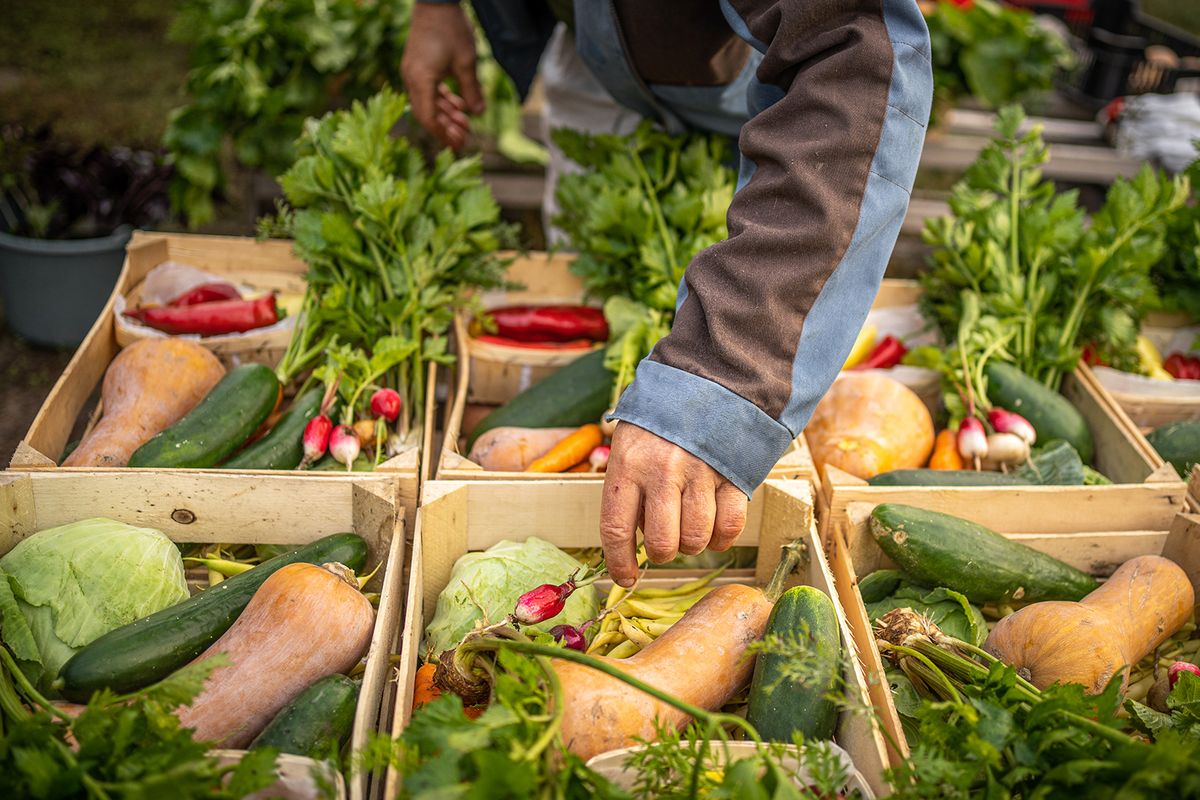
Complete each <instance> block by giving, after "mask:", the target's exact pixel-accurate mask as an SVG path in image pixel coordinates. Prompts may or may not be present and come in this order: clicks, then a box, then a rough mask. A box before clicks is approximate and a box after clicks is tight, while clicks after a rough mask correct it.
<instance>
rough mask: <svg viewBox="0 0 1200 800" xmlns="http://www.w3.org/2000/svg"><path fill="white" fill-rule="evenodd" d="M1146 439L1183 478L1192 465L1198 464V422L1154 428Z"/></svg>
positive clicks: (1199, 462)
mask: <svg viewBox="0 0 1200 800" xmlns="http://www.w3.org/2000/svg"><path fill="white" fill-rule="evenodd" d="M1146 439H1147V441H1149V442H1150V444H1152V445H1153V446H1154V449H1155V450H1157V451H1158V454H1159V455H1160V456H1162V457H1163V461H1166V462H1167V463H1169V464H1170V465H1171V466H1173V467H1175V470H1176V472H1178V473H1179V474H1180V475H1181V476H1182V477H1184V478H1186V477H1187V476H1188V473H1190V472H1191V471H1192V466H1193V465H1195V464H1200V421H1197V420H1190V421H1184V422H1172V423H1171V424H1169V425H1163V426H1162V427H1161V428H1155V429H1154V430H1153V431H1151V432H1150V433H1149V434H1148V435H1147V436H1146Z"/></svg>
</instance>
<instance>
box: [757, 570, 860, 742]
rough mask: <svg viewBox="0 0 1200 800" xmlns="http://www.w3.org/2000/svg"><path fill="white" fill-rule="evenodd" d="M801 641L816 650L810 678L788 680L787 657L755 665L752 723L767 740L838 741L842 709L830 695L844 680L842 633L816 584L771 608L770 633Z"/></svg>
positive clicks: (761, 659)
mask: <svg viewBox="0 0 1200 800" xmlns="http://www.w3.org/2000/svg"><path fill="white" fill-rule="evenodd" d="M772 634H773V635H775V636H777V637H781V638H782V639H783V640H784V641H787V640H789V639H791V640H796V639H799V640H801V641H802V642H804V644H806V645H807V646H808V647H809V648H811V657H810V659H809V660H808V661H807V662H806V669H805V676H804V679H803V680H802V681H801V680H797V679H795V677H792V678H788V677H786V676H785V674H784V671H783V668H784V664H785V663H786V662H787V661H788V657H787V656H786V655H784V654H776V653H762V654H760V655H759V656H758V659H757V660H756V661H755V662H754V677H753V678H752V679H751V681H750V702H749V705H748V707H747V708H746V719H747V721H749V723H750V724H751V725H753V726H754V729H755V730H757V731H758V734H759V736H761V737H762V738H763V739H764V740H766V741H771V742H786V743H788V744H791V742H792V737H793V735H794V734H796V733H799V734H802V735H803V736H804V738H805V740H806V741H817V740H820V741H824V740H828V739H832V738H833V731H834V728H835V727H836V726H837V718H838V709H837V705H836V704H834V703H833V702H832V701H830V699H829V696H830V695H832V694H834V693H835V692H836V689H837V687H838V685H839V683H840V681H841V676H842V672H841V669H842V647H841V632H840V631H839V629H838V621H837V611H836V610H835V609H834V607H833V601H832V600H830V599H829V595H827V594H825V593H824V592H822V591H821V590H820V589H815V588H813V587H812V586H796V587H793V588H791V589H788V590H787V591H786V592H784V593H783V596H782V597H780V598H779V601H778V602H776V603H775V607H774V608H773V609H771V617H770V619H768V620H767V635H772Z"/></svg>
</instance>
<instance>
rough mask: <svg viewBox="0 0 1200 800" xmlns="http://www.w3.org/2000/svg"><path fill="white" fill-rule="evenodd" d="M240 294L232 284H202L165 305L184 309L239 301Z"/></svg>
mask: <svg viewBox="0 0 1200 800" xmlns="http://www.w3.org/2000/svg"><path fill="white" fill-rule="evenodd" d="M241 299H242V293H241V292H239V291H238V290H237V287H236V286H234V285H233V284H232V283H225V282H224V281H217V282H215V283H202V284H200V285H199V286H193V287H192V288H191V289H188V290H187V291H186V292H184V293H183V294H181V295H179V297H176V298H175V299H174V300H172V301H171V302H169V303H167V305H169V306H171V307H172V308H184V307H186V306H198V305H200V304H201V303H213V302H216V301H218V300H241Z"/></svg>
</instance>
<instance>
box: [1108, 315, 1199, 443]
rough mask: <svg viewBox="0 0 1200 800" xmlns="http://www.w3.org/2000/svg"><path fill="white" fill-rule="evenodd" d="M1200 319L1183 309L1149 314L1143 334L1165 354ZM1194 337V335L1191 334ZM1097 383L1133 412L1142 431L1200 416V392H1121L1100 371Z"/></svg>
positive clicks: (1127, 412)
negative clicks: (1104, 380) (1107, 383)
mask: <svg viewBox="0 0 1200 800" xmlns="http://www.w3.org/2000/svg"><path fill="white" fill-rule="evenodd" d="M1195 324H1196V322H1195V321H1194V320H1193V319H1191V317H1189V316H1188V315H1187V314H1184V313H1181V312H1156V313H1153V314H1149V315H1148V316H1147V317H1146V319H1145V321H1144V322H1143V323H1142V335H1143V336H1146V337H1147V338H1149V339H1150V341H1151V342H1152V343H1154V345H1155V346H1156V347H1157V348H1158V349H1159V350H1160V351H1161V353H1162V355H1163V356H1166V355H1168V354H1169V352H1170V350H1171V348H1169V347H1168V346H1167V345H1169V344H1170V342H1171V340H1172V339H1173V338H1174V337H1175V336H1176V334H1178V333H1179V332H1180V329H1182V328H1187V327H1189V326H1194V325H1195ZM1189 338H1190V337H1189ZM1092 374H1093V377H1094V378H1095V380H1096V383H1097V385H1101V386H1103V387H1104V390H1105V391H1106V392H1107V393H1108V394H1109V396H1110V397H1112V398H1113V400H1114V401H1115V402H1116V404H1117V405H1119V406H1120V407H1121V409H1122V410H1123V411H1124V412H1125V413H1126V414H1128V415H1129V418H1130V419H1131V420H1133V424H1134V425H1136V426H1137V427H1138V428H1139V429H1141V430H1142V431H1150V430H1153V429H1154V428H1158V427H1160V426H1162V425H1167V424H1168V423H1171V422H1182V421H1184V420H1197V419H1200V395H1195V394H1193V395H1192V396H1190V397H1188V396H1180V397H1162V396H1158V395H1151V394H1143V393H1139V392H1129V391H1120V390H1117V389H1113V388H1109V387H1108V386H1104V384H1103V383H1102V382H1101V381H1100V378H1099V376H1098V375H1096V373H1094V372H1093V373H1092Z"/></svg>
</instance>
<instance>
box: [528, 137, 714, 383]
mask: <svg viewBox="0 0 1200 800" xmlns="http://www.w3.org/2000/svg"><path fill="white" fill-rule="evenodd" d="M551 137H552V138H553V140H554V143H555V144H556V145H558V146H559V147H560V148H562V151H563V153H564V154H565V155H566V156H567V157H568V158H570V159H571V160H572V161H575V162H576V163H577V164H579V165H580V166H581V167H583V171H582V172H581V173H578V174H567V175H563V176H562V178H560V180H559V183H558V188H557V189H556V192H555V199H556V200H557V202H558V205H559V208H560V210H561V211H560V213H559V215H558V216H556V217H555V219H554V224H555V225H558V226H559V227H561V228H562V230H563V232H564V233H565V234H566V236H567V239H568V241H569V243H570V246H571V249H573V250H575V251H576V252H577V253H578V257H577V258H576V259H575V261H574V263H573V264H572V267H571V268H572V270H573V271H574V272H575V273H576V274H578V275H579V276H580V277H581V278H583V282H584V286H585V288H586V289H587V291H588V292H589V293H591V294H593V295H596V296H599V297H602V298H604V299H606V300H608V299H609V298H613V297H621V298H624V299H626V300H627V301H632V302H627V303H624V304H622V306H620V307H616V306H609V305H606V306H605V312H606V313H605V315H606V316H609V314H610V312H611V313H613V314H615V316H612V317H610V318H609V326H610V328H612V329H613V330H614V331H616V330H619V331H621V333H620V334H617V333H613V334H612V335H611V336H610V340H609V341H610V345H609V351H608V355H607V358H606V361H605V366H607V367H608V368H609V369H610V370H612V371H613V372H615V373H616V374H617V375H618V380H617V382H616V388H615V390H614V397H615V396H617V395H619V394H620V391H621V390H622V389H624V388H625V386H626V385H628V383H629V381H630V380H632V378H633V370H634V368H635V367H636V365H637V362H638V361H640V360H641V359H642V357H644V356H645V355H647V354H648V353H649V352H650V350H651V348H652V347H653V346H654V344H655V343H656V342H657V341H658V340H659V339H660V338H662V337H663V336H665V335H666V334H667V332H669V331H670V328H671V320H672V318H673V316H674V313H675V302H676V299H677V296H678V290H679V284H680V282H681V281H682V280H683V273H684V270H685V269H686V268H687V265H688V264H689V263H690V262H691V260H692V258H693V257H695V255H696V254H697V253H699V252H700V251H701V250H703V249H704V248H706V247H708V246H709V245H712V244H715V243H716V242H719V241H721V240H722V239H724V238H725V237H726V236H727V234H728V231H727V229H726V225H725V214H726V212H727V211H728V209H729V203H730V201H732V199H733V192H734V188H735V186H736V183H737V176H736V173H735V172H734V170H733V168H732V167H731V166H730V164H731V162H732V160H733V158H732V156H733V153H732V148H731V146H730V142H729V140H728V139H726V138H724V137H720V136H714V135H700V134H693V135H689V136H672V135H670V134H668V133H664V132H663V131H660V130H657V129H655V128H654V126H653V125H652V124H651V123H650V122H648V121H647V122H643V123H642V124H641V125H639V126H638V128H637V130H636V131H634V132H633V133H631V134H629V135H627V136H616V135H612V134H595V135H593V134H587V133H581V132H579V131H573V130H566V129H560V130H556V131H554V132H553V133H552V134H551ZM636 306H641V308H637V307H636ZM635 319H636V322H634V321H633V320H635Z"/></svg>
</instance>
